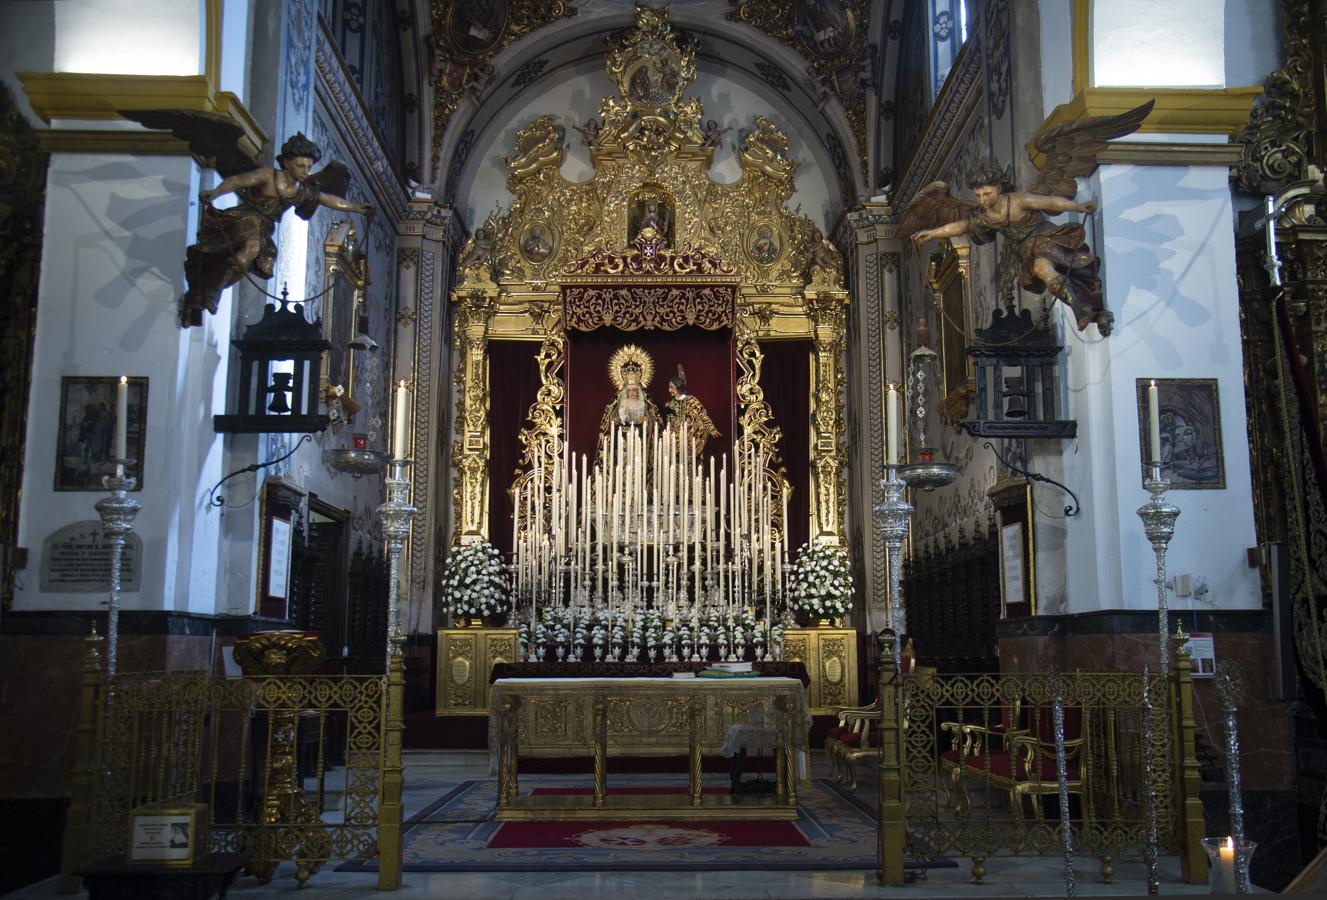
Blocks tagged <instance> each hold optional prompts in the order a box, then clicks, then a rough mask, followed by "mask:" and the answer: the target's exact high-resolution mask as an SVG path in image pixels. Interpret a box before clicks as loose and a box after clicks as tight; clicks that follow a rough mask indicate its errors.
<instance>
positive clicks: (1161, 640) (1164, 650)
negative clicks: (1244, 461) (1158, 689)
mask: <svg viewBox="0 0 1327 900" xmlns="http://www.w3.org/2000/svg"><path fill="white" fill-rule="evenodd" d="M1148 468H1149V469H1150V474H1151V477H1150V478H1148V479H1147V481H1145V482H1143V487H1145V488H1147V490H1148V493H1150V494H1151V495H1152V499H1151V500H1149V501H1147V502H1146V503H1144V504H1143V505H1142V506H1140V507H1138V518H1140V519H1142V520H1143V533H1144V534H1146V535H1147V539H1148V540H1149V541H1151V542H1152V551H1153V552H1154V553H1155V554H1156V558H1157V569H1156V578H1155V584H1156V586H1157V645H1158V646H1157V649H1158V650H1159V651H1160V653H1161V678H1162V680H1165V679H1166V678H1168V677H1169V676H1170V636H1169V634H1167V623H1168V621H1169V618H1170V615H1169V612H1168V610H1167V608H1166V546H1167V545H1168V544H1169V543H1170V539H1171V538H1172V537H1174V536H1175V520H1176V519H1178V518H1179V515H1180V510H1179V507H1177V506H1175V505H1174V504H1173V503H1170V502H1169V501H1167V500H1166V491H1168V490H1170V481H1169V480H1167V479H1164V478H1162V477H1161V464H1160V463H1152V464H1151V465H1150V466H1149V467H1148Z"/></svg>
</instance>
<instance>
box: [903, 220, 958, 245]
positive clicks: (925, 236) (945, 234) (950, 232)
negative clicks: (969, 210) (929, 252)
mask: <svg viewBox="0 0 1327 900" xmlns="http://www.w3.org/2000/svg"><path fill="white" fill-rule="evenodd" d="M967 231H968V223H967V220H965V219H959V220H958V221H957V222H950V223H949V224H948V225H941V226H940V227H938V228H923V229H922V230H921V231H918V232H916V233H914V234H913V236H912V240H913V243H916V244H924V243H926V242H927V241H929V240H931V239H932V238H951V237H958V236H959V235H961V234H967Z"/></svg>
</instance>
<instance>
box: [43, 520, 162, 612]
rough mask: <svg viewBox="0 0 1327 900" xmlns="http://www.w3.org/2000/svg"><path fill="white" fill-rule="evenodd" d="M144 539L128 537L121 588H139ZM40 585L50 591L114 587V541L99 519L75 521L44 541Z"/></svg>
mask: <svg viewBox="0 0 1327 900" xmlns="http://www.w3.org/2000/svg"><path fill="white" fill-rule="evenodd" d="M142 557H143V539H142V538H140V537H139V536H138V535H136V534H133V533H130V534H128V535H127V536H126V537H125V542H124V555H123V557H122V562H121V568H120V590H121V591H123V592H125V593H132V592H135V591H137V590H138V584H139V576H140V573H141V566H140V560H141V559H142ZM41 589H42V591H44V592H47V593H56V594H60V593H67V594H92V593H97V592H98V591H109V590H110V589H111V545H110V543H109V542H107V540H106V535H105V534H104V533H103V532H102V529H101V523H100V522H98V521H96V520H91V519H90V520H88V521H85V522H74V523H73V524H71V525H66V526H65V527H63V528H61V529H60V530H59V531H56V532H54V533H52V534H51V536H50V537H48V538H46V540H45V541H44V542H43V543H42V552H41Z"/></svg>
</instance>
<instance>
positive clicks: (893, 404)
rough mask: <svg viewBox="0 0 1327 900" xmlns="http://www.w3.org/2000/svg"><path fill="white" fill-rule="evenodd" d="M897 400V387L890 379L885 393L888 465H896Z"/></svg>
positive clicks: (886, 457) (886, 460) (886, 462)
mask: <svg viewBox="0 0 1327 900" xmlns="http://www.w3.org/2000/svg"><path fill="white" fill-rule="evenodd" d="M898 400H899V396H898V387H897V386H896V385H895V384H894V382H892V381H891V382H890V383H889V391H888V393H886V395H885V426H886V428H885V430H886V434H887V436H888V437H887V443H886V445H885V447H886V452H885V464H886V465H890V466H896V465H898V425H899V423H898V420H899V409H898Z"/></svg>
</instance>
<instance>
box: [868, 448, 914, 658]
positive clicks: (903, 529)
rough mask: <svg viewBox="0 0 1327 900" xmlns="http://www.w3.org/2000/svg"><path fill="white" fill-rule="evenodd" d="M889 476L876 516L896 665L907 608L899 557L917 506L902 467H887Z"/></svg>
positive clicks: (901, 644) (901, 654)
mask: <svg viewBox="0 0 1327 900" xmlns="http://www.w3.org/2000/svg"><path fill="white" fill-rule="evenodd" d="M887 472H888V475H889V477H888V478H885V479H883V480H882V481H881V482H880V489H881V490H882V491H884V492H885V499H883V500H881V501H880V502H879V503H877V504H876V505H875V516H876V518H877V519H878V520H879V521H880V531H881V534H882V535H883V536H884V539H885V549H886V550H887V551H888V554H889V627H890V628H891V629H893V631H894V665H895V666H901V665H902V664H903V610H902V597H901V596H900V593H901V591H900V588H899V577H900V575H901V573H900V572H899V557H900V556H901V555H902V552H903V541H904V540H906V539H907V537H908V523H909V522H910V521H911V520H912V513H913V506H912V504H911V503H909V502H908V500H907V497H905V496H904V491H905V490H906V489H907V487H908V485H907V483H906V482H904V481H902V480H901V479H900V478H899V477H898V467H897V466H890V467H889V468H888V469H887Z"/></svg>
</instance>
